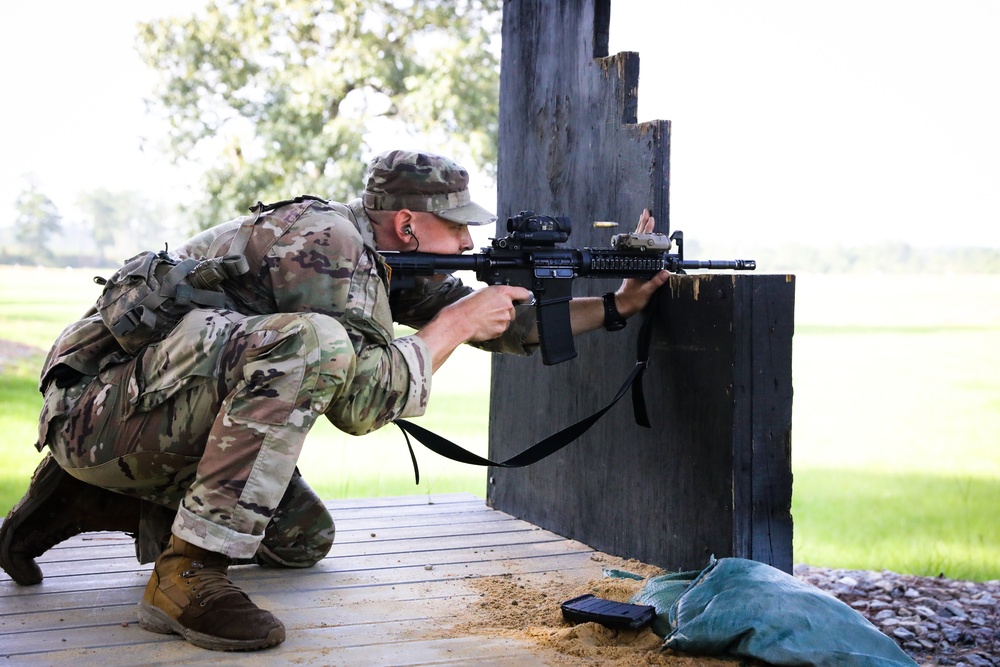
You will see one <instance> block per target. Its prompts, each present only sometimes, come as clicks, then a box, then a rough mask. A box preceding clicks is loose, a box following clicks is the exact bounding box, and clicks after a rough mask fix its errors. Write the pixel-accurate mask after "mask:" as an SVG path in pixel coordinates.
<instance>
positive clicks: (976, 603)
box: [795, 565, 1000, 667]
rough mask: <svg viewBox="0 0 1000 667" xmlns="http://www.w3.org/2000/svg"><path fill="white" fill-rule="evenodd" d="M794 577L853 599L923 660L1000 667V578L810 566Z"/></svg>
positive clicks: (964, 666) (960, 666)
mask: <svg viewBox="0 0 1000 667" xmlns="http://www.w3.org/2000/svg"><path fill="white" fill-rule="evenodd" d="M795 576H796V577H798V578H799V579H801V580H803V581H806V582H808V583H810V584H812V585H814V586H816V587H817V588H819V589H821V590H823V591H826V592H827V593H830V594H832V595H833V596H834V597H836V598H838V599H840V600H842V601H843V602H845V603H847V604H849V605H850V606H851V607H853V608H854V609H856V610H857V611H858V612H860V613H861V614H862V615H863V616H864V617H865V618H867V619H868V620H869V621H871V622H872V623H873V624H875V626H876V627H877V628H878V629H879V630H881V631H882V632H883V633H885V634H886V635H888V636H889V637H891V638H892V639H894V640H895V641H896V643H897V644H899V646H900V647H901V648H902V649H903V650H904V651H905V652H906V653H907V654H908V655H909V656H910V657H912V658H913V659H914V660H915V661H917V662H918V663H919V664H921V665H924V666H929V665H953V666H957V667H1000V580H995V581H986V582H982V583H977V582H970V581H958V580H954V579H946V578H945V577H917V576H913V575H907V574H897V573H895V572H889V571H888V570H885V571H882V572H872V571H865V570H839V569H829V568H820V567H811V566H808V565H797V566H796V567H795Z"/></svg>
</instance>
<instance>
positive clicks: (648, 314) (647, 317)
mask: <svg viewBox="0 0 1000 667" xmlns="http://www.w3.org/2000/svg"><path fill="white" fill-rule="evenodd" d="M655 309H656V308H655V301H654V303H653V304H650V306H649V307H648V308H647V309H646V310H645V311H644V312H643V321H642V326H641V327H640V329H639V337H638V340H637V342H636V362H635V366H633V367H632V370H631V371H630V372H629V374H628V376H627V377H626V378H625V381H624V382H623V383H622V385H621V387H619V388H618V391H617V392H615V395H614V397H613V398H612V399H611V402H610V403H608V404H607V405H605V406H604V407H603V408H601V409H600V410H598V411H597V412H595V413H594V414H592V415H590V416H589V417H587V418H585V419H581V420H580V421H578V422H576V423H575V424H571V425H570V426H567V427H566V428H564V429H562V430H560V431H558V432H556V433H553V434H552V435H550V436H548V437H547V438H545V439H544V440H541V441H540V442H537V443H535V444H534V445H532V446H530V447H528V448H527V449H525V450H524V451H522V452H521V453H519V454H515V455H514V456H512V457H510V458H509V459H506V460H504V461H492V460H490V459H488V458H485V457H482V456H479V455H478V454H475V453H473V452H470V451H469V450H467V449H464V448H463V447H460V446H459V445H456V444H455V443H454V442H452V441H450V440H448V439H446V438H443V437H441V436H439V435H438V434H436V433H434V432H433V431H429V430H427V429H426V428H424V427H422V426H417V425H416V424H414V423H413V422H410V421H407V420H405V419H396V420H395V421H394V422H393V423H394V424H396V426H398V427H399V429H400V430H401V431H402V432H403V437H404V438H405V439H406V447H407V449H409V451H410V460H411V461H412V462H413V476H414V478H415V481H416V483H417V484H419V483H420V470H419V468H418V467H417V457H416V455H415V454H414V453H413V446H412V445H411V444H410V437H409V436H411V435H412V436H413V437H414V438H415V439H416V440H417V442H419V443H420V444H422V445H423V446H424V447H426V448H427V449H429V450H431V451H432V452H434V453H436V454H439V455H441V456H444V457H445V458H449V459H451V460H453V461H458V462H459V463H468V464H470V465H477V466H495V467H497V468H521V467H524V466H528V465H531V464H532V463H537V462H538V461H541V460H542V459H544V458H545V457H547V456H550V455H552V454H555V453H556V452H558V451H559V450H560V449H562V448H563V447H565V446H566V445H568V444H569V443H571V442H573V441H574V440H576V439H577V438H579V437H580V436H581V435H583V434H584V433H585V432H586V431H587V430H588V429H589V428H590V427H591V426H593V425H594V424H596V423H597V422H598V420H600V419H601V417H603V416H604V414H605V413H606V412H607V411H608V410H610V409H611V408H612V407H613V406H614V405H615V403H617V402H618V401H619V400H620V399H621V397H622V396H624V395H625V393H626V392H627V391H628V390H629V389H631V390H632V414H633V417H634V419H635V423H636V424H638V425H639V426H642V427H644V428H649V427H650V423H649V415H648V413H647V412H646V397H645V394H644V393H643V390H642V376H643V374H644V373H645V372H646V367H647V366H648V365H649V350H650V343H651V341H652V331H653V322H654V320H655V319H656V313H655Z"/></svg>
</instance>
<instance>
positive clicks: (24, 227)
mask: <svg viewBox="0 0 1000 667" xmlns="http://www.w3.org/2000/svg"><path fill="white" fill-rule="evenodd" d="M14 209H15V211H17V217H16V218H15V219H14V229H15V232H14V238H15V239H16V240H17V242H18V243H20V244H21V245H22V246H24V250H25V254H26V255H28V256H31V257H34V258H37V260H38V261H39V262H44V263H51V262H52V261H53V260H54V259H55V255H54V253H53V251H52V248H51V244H52V241H53V239H54V237H55V236H57V235H58V234H59V232H60V231H61V230H62V214H61V213H59V208H58V207H57V206H56V205H55V203H54V202H53V201H52V200H51V199H50V198H49V197H48V195H46V194H45V193H43V192H42V191H41V190H40V189H39V188H38V186H37V185H36V184H35V183H29V184H28V185H26V186H25V188H24V189H23V190H21V192H20V194H18V196H17V200H16V201H15V202H14Z"/></svg>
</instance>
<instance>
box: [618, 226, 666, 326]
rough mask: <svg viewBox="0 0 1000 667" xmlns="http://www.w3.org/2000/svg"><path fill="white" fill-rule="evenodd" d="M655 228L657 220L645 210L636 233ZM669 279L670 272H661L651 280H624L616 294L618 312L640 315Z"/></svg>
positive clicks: (647, 232)
mask: <svg viewBox="0 0 1000 667" xmlns="http://www.w3.org/2000/svg"><path fill="white" fill-rule="evenodd" d="M655 226H656V220H654V219H653V216H652V214H651V213H650V212H649V209H643V211H642V215H640V216H639V224H638V225H636V227H635V231H636V233H637V234H650V233H652V232H653V227H655ZM669 277H670V273H669V272H667V271H661V272H660V273H658V274H656V275H655V276H653V277H652V278H650V279H649V280H638V279H635V278H630V279H627V280H623V281H622V284H621V287H619V288H618V291H617V292H616V293H615V303H616V304H617V305H618V312H620V313H621V314H622V315H623V316H624V317H631V316H632V315H634V314H635V313H638V312H639V311H640V310H642V309H643V308H645V307H646V304H647V303H649V300H650V299H651V298H653V294H654V293H655V292H656V290H658V289H660V287H661V286H662V285H663V283H665V282H667V278H669Z"/></svg>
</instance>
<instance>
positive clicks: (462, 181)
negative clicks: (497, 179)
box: [362, 150, 496, 225]
mask: <svg viewBox="0 0 1000 667" xmlns="http://www.w3.org/2000/svg"><path fill="white" fill-rule="evenodd" d="M362 201H363V202H364V205H365V208H370V209H374V210H376V211H398V210H401V209H404V208H407V209H410V210H411V211H423V212H427V213H434V214H435V215H439V216H441V217H442V218H444V219H446V220H451V221H452V222H458V223H461V224H463V225H485V224H488V223H491V222H495V221H496V216H495V215H493V214H492V213H490V212H489V211H487V210H486V209H485V208H483V207H482V206H480V205H479V204H476V203H475V202H473V201H472V196H471V195H470V194H469V172H467V171H466V170H465V169H464V168H462V166H461V165H459V164H458V163H456V162H455V161H454V160H452V159H451V158H447V157H444V156H443V155H435V154H434V153H425V152H421V151H404V150H392V151H386V152H385V153H380V154H379V155H376V156H375V157H373V158H372V159H371V161H370V162H369V163H368V172H367V174H366V178H365V191H364V193H363V194H362Z"/></svg>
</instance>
